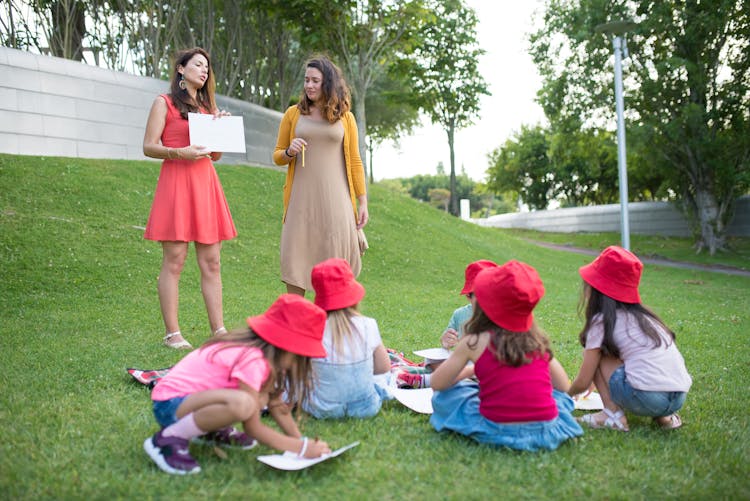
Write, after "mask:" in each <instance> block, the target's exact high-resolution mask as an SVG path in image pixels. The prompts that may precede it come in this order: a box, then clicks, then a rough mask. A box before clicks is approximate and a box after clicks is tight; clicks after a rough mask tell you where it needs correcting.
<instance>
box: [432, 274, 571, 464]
mask: <svg viewBox="0 0 750 501" xmlns="http://www.w3.org/2000/svg"><path fill="white" fill-rule="evenodd" d="M474 291H475V295H476V305H475V309H474V313H473V314H472V318H471V320H470V321H469V322H468V323H467V324H466V335H465V336H464V337H463V338H462V339H461V340H460V341H459V343H458V345H457V346H456V348H455V350H454V352H453V353H452V354H451V356H450V357H449V358H448V360H446V361H445V362H443V363H442V364H441V365H440V367H438V368H437V369H436V370H435V372H434V373H433V375H432V387H433V389H435V390H436V391H435V394H434V396H433V399H432V407H433V411H434V412H433V414H432V416H431V417H430V423H431V424H432V425H433V426H434V427H435V429H436V430H438V431H442V430H451V431H454V432H457V433H461V434H464V435H467V436H469V437H472V438H474V439H475V440H477V441H478V442H482V443H488V444H492V445H498V446H505V447H509V448H512V449H520V450H530V451H536V450H539V449H548V450H553V449H556V448H557V447H558V446H559V445H560V444H561V443H563V442H564V441H566V440H568V439H570V438H574V437H577V436H580V435H581V434H582V433H583V431H582V430H581V427H580V426H579V425H578V423H576V421H575V419H574V418H573V416H572V414H571V413H572V411H573V407H574V404H573V400H572V399H571V398H570V397H569V396H568V395H567V394H565V393H564V390H565V389H567V388H565V386H566V385H567V376H566V375H565V371H564V369H563V368H562V366H561V365H560V364H559V363H558V362H557V361H556V360H554V359H553V358H552V352H551V351H550V350H549V341H548V339H547V337H546V336H545V335H544V333H543V332H541V330H539V328H538V327H537V326H536V325H535V324H534V322H533V315H532V310H533V308H534V306H536V304H537V302H538V301H539V299H541V297H542V295H543V294H544V287H543V285H542V282H541V280H540V279H539V276H538V275H537V273H536V271H535V270H534V269H533V268H531V267H530V266H528V265H526V264H523V263H519V262H518V261H510V262H508V263H505V264H504V265H503V266H500V267H494V268H489V269H486V270H483V271H481V272H480V273H479V274H478V275H477V278H476V282H475V286H474ZM470 361H471V362H474V372H475V375H476V378H477V381H478V382H477V383H475V382H473V381H461V382H459V383H457V384H453V382H454V380H455V378H456V375H457V374H459V373H460V371H461V370H462V368H463V367H464V366H465V365H466V364H467V363H468V362H470Z"/></svg>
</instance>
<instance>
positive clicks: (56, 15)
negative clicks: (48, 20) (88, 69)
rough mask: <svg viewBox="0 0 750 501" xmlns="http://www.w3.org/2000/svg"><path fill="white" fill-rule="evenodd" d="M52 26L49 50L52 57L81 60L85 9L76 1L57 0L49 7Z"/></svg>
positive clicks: (84, 32)
mask: <svg viewBox="0 0 750 501" xmlns="http://www.w3.org/2000/svg"><path fill="white" fill-rule="evenodd" d="M50 10H51V13H52V26H51V34H52V36H51V37H50V39H49V48H50V52H51V53H52V55H53V56H57V57H64V58H65V59H72V60H74V61H82V60H83V37H84V36H85V35H86V8H85V5H84V4H83V2H80V1H78V0H57V1H56V2H54V3H52V5H50Z"/></svg>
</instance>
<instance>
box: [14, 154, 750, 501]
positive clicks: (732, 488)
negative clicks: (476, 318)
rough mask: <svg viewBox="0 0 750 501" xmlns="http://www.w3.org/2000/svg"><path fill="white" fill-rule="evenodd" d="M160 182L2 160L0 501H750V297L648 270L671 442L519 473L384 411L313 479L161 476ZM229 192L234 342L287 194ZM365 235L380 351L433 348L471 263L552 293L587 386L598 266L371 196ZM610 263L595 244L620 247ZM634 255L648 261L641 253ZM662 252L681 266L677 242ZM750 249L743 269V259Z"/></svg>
mask: <svg viewBox="0 0 750 501" xmlns="http://www.w3.org/2000/svg"><path fill="white" fill-rule="evenodd" d="M158 170H159V165H158V164H157V163H152V162H147V161H110V160H81V159H68V158H38V157H22V156H11V155H0V260H1V261H2V267H0V270H1V271H0V279H2V284H3V287H2V293H0V311H2V324H1V326H0V367H2V371H1V372H0V494H2V497H3V498H4V499H81V498H88V499H103V498H115V499H142V498H147V499H166V498H181V499H216V498H225V499H276V498H281V497H286V498H299V499H425V498H436V499H496V498H498V497H503V498H508V499H514V498H558V499H574V498H580V499H585V498H596V499H663V498H681V499H748V498H750V479H749V478H748V466H747V465H748V464H750V449H749V448H748V445H747V444H748V443H750V429H749V426H748V424H749V422H750V419H748V412H747V409H748V406H749V404H750V392H748V389H747V384H748V380H749V379H748V373H749V372H750V371H749V369H750V363H749V362H748V360H749V358H748V355H749V354H750V353H749V352H750V350H749V349H748V346H749V344H750V343H749V341H750V335H749V334H748V332H750V319H748V305H750V279H748V278H746V277H735V276H727V275H722V274H717V273H710V272H705V271H693V270H684V269H674V268H667V267H659V266H654V265H646V267H645V271H644V276H643V280H642V290H641V295H642V297H643V300H644V303H646V304H648V305H650V306H651V307H653V308H654V309H655V310H656V311H657V312H658V313H659V314H660V315H661V316H662V317H663V318H664V320H665V321H666V322H667V324H668V325H670V326H671V327H672V328H673V329H674V330H675V332H676V333H677V342H678V344H679V346H680V349H681V351H682V353H683V355H684V357H685V360H686V363H687V366H688V370H689V371H690V373H691V374H692V376H693V379H694V383H693V388H692V390H691V392H690V394H689V396H688V400H687V403H686V405H685V408H684V409H683V411H682V412H681V415H682V417H683V420H684V422H685V425H684V427H683V428H682V429H680V430H677V431H675V432H671V433H666V432H662V431H660V430H657V429H656V428H654V427H653V426H652V425H651V424H650V422H649V421H648V420H646V419H641V418H637V417H632V418H631V419H630V427H631V432H630V433H628V434H619V433H616V432H610V431H603V430H595V431H587V432H586V433H585V435H584V436H583V437H582V438H580V439H578V440H576V441H572V442H568V443H566V444H564V445H563V446H562V447H560V448H559V449H558V450H557V451H554V452H544V453H522V452H514V451H509V450H498V449H493V448H491V447H488V446H483V445H478V444H476V443H474V442H472V441H471V440H468V439H466V438H464V437H460V436H455V435H451V434H447V433H445V434H438V433H436V432H435V431H434V430H433V429H432V428H431V426H430V425H429V422H428V418H427V416H424V415H419V414H415V413H413V412H411V411H409V410H408V409H406V408H405V407H403V406H401V405H400V404H398V403H397V402H388V403H386V405H385V406H384V408H383V411H382V412H381V413H380V415H378V416H377V417H376V418H374V419H371V420H367V421H355V420H343V421H316V420H314V419H311V418H306V419H304V420H303V423H302V426H303V431H304V432H305V433H306V434H307V435H310V436H315V435H319V436H320V437H321V438H323V439H325V440H327V441H328V442H329V444H331V445H332V446H333V447H340V446H342V445H345V444H347V443H350V442H352V441H355V440H360V441H361V445H360V446H359V447H356V448H355V449H353V450H351V451H349V452H347V453H346V454H344V455H343V456H341V457H339V458H336V459H333V460H331V461H327V462H324V463H321V464H319V465H317V466H314V467H312V468H310V469H307V470H303V471H300V472H282V471H277V470H274V469H271V468H270V467H268V466H266V465H264V464H262V463H260V462H258V461H256V460H255V457H256V456H257V455H260V454H269V453H274V452H275V451H272V450H269V449H267V448H265V447H262V446H259V447H257V448H256V449H253V450H251V451H245V452H238V451H231V452H230V453H229V455H228V458H227V459H222V458H220V457H218V456H216V455H215V454H214V453H213V452H212V450H211V449H210V448H208V447H201V446H193V447H192V449H191V450H192V451H193V453H194V456H195V457H196V458H197V459H198V461H200V462H201V466H202V468H203V471H202V472H201V473H200V474H199V475H196V476H190V477H189V478H185V477H173V476H170V475H167V474H164V473H162V472H161V471H160V470H158V469H157V468H156V467H155V466H154V465H153V464H152V463H151V462H150V460H149V459H148V458H147V457H146V455H145V453H144V452H143V450H142V442H143V440H144V439H145V438H146V437H148V436H150V435H151V434H153V433H154V432H155V431H156V429H157V425H156V422H155V420H154V418H153V416H152V413H151V406H150V399H149V395H148V391H147V390H146V389H145V388H144V387H143V386H140V385H138V384H136V383H134V382H132V381H131V380H130V377H129V376H128V375H127V373H126V372H125V368H126V367H129V366H135V367H145V368H161V367H165V366H169V365H171V364H173V363H175V362H176V361H177V360H179V358H180V356H181V355H182V354H184V353H180V352H176V351H172V350H169V349H167V348H165V347H163V346H161V337H162V335H163V325H162V322H161V317H160V313H159V304H158V299H157V294H156V277H157V274H158V272H159V266H160V261H161V250H160V247H159V246H158V244H156V243H154V242H149V241H145V240H144V239H143V226H145V223H146V219H147V217H148V212H149V209H150V206H151V200H152V196H153V189H154V186H155V183H156V179H157V176H158ZM218 171H219V175H220V177H221V179H222V182H223V184H224V188H225V191H226V195H227V199H228V201H229V205H230V208H231V210H232V214H233V216H234V219H235V224H236V225H237V229H238V231H239V236H238V237H237V238H236V239H235V240H232V241H230V242H227V243H226V244H225V245H224V249H223V253H222V258H223V259H222V261H223V270H222V274H223V280H224V304H225V308H224V309H225V320H226V323H227V326H228V327H233V326H238V325H241V324H242V323H243V322H244V318H245V317H247V316H248V315H255V314H258V313H260V312H262V311H264V310H265V309H266V308H267V307H268V306H269V305H270V304H271V302H272V301H273V300H274V299H275V298H276V297H277V296H278V294H280V293H281V292H283V290H284V289H283V285H282V283H281V282H280V280H279V270H278V268H279V259H278V243H279V236H280V229H281V187H282V185H283V178H284V176H283V174H282V173H279V172H276V171H272V170H266V169H257V168H250V167H243V166H235V165H231V166H229V165H221V164H219V165H218ZM370 215H371V222H370V224H369V225H368V226H367V237H368V240H369V243H370V250H369V251H368V252H367V254H366V255H365V257H364V268H363V272H362V274H361V275H360V277H359V279H360V281H361V282H362V283H363V285H364V286H365V287H366V289H367V296H366V297H365V299H364V301H363V303H362V310H363V313H364V314H366V315H369V316H372V317H374V318H376V319H377V320H378V323H379V326H380V330H381V333H382V336H383V339H384V341H385V343H386V345H388V346H390V347H393V348H396V349H399V350H403V351H405V352H407V353H410V352H411V351H412V350H414V349H419V348H427V347H432V346H436V345H437V342H438V338H439V335H440V333H441V332H442V330H443V328H444V327H445V325H446V324H447V322H448V319H449V318H450V315H451V313H452V311H453V310H454V309H455V308H457V307H459V306H462V305H464V304H465V299H463V298H462V297H461V296H459V294H458V292H459V290H460V288H461V286H462V284H463V270H464V267H465V266H466V264H467V263H469V262H471V261H474V260H476V259H480V258H485V259H492V260H494V261H496V262H498V263H502V262H504V261H507V260H509V259H519V260H522V261H525V262H527V263H529V264H531V265H532V266H534V267H535V268H536V269H537V270H538V271H539V274H540V275H541V277H542V279H543V280H544V283H545V288H546V295H545V297H544V298H543V299H542V301H541V303H540V304H539V306H538V308H537V310H536V314H537V319H538V321H539V323H540V324H541V325H542V327H544V328H545V330H546V331H547V332H548V334H549V336H550V338H551V339H552V343H553V349H554V351H555V355H556V356H557V357H558V358H559V359H560V361H561V362H562V364H563V365H564V366H565V368H566V369H567V370H568V372H569V374H570V375H571V376H573V375H574V374H575V373H576V371H577V369H578V365H579V363H580V358H581V347H580V346H579V345H578V342H577V336H578V332H579V330H580V328H581V325H582V322H581V320H580V319H579V318H578V316H577V314H576V306H577V303H578V298H579V294H580V288H581V287H580V278H579V276H578V274H577V269H578V267H579V266H581V265H583V264H585V263H587V262H589V261H590V260H591V259H592V258H591V257H589V256H583V255H579V254H574V253H569V252H564V251H559V250H552V249H546V248H542V247H538V246H535V245H534V244H532V243H530V242H528V241H527V240H525V239H524V238H521V237H522V236H523V235H520V236H519V235H515V234H513V233H512V232H505V231H498V230H493V229H489V228H480V227H478V226H475V225H472V224H470V223H467V222H463V221H460V220H458V219H455V218H452V217H450V216H447V215H445V214H444V213H441V212H439V211H437V210H435V209H433V208H431V207H429V206H427V205H426V204H420V203H418V202H416V201H414V200H411V199H409V198H407V197H405V196H402V195H397V194H394V193H392V192H389V191H388V190H385V189H383V188H381V187H379V186H378V185H374V186H372V187H371V192H370ZM538 238H541V237H538ZM538 238H537V239H538ZM568 238H573V237H570V236H569V237H568ZM573 241H574V242H576V245H580V244H579V243H577V242H578V241H577V240H573ZM600 242H601V243H600V244H596V243H594V244H593V245H595V246H598V247H602V246H604V245H605V244H606V245H608V244H610V243H616V240H615V241H606V242H605V241H604V240H600ZM675 242H677V243H675ZM633 244H634V245H633V247H634V249H635V250H636V251H638V249H639V246H640V245H641V243H640V241H639V239H634V242H633ZM660 245H661V244H660ZM663 245H664V246H665V247H671V246H672V245H675V246H676V247H679V248H682V247H685V248H687V249H689V242H682V243H681V242H680V241H679V240H672V239H664V240H663ZM741 246H744V247H743V248H744V249H745V251H742V252H746V250H747V242H746V241H741ZM686 254H690V253H689V252H687V253H686ZM194 256H195V254H194V252H193V250H192V249H191V255H190V260H189V263H188V265H187V266H186V268H185V271H184V274H183V279H182V284H181V285H182V292H181V296H180V319H181V327H182V332H183V333H184V334H185V336H186V337H187V338H188V339H189V340H190V341H191V342H193V343H194V344H198V343H200V342H202V341H203V340H205V339H206V338H207V337H208V335H209V327H208V323H207V318H206V313H205V309H204V306H203V301H202V298H201V295H200V291H199V286H198V272H197V266H196V264H195V261H194ZM744 256H745V258H744V259H746V256H747V254H746V253H745V254H744ZM739 259H742V257H740V258H739Z"/></svg>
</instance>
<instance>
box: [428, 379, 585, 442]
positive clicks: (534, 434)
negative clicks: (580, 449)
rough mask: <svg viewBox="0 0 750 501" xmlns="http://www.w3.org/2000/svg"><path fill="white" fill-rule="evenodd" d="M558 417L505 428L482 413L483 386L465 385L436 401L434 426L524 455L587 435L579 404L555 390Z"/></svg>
mask: <svg viewBox="0 0 750 501" xmlns="http://www.w3.org/2000/svg"><path fill="white" fill-rule="evenodd" d="M552 397H553V398H554V399H555V403H556V404H557V410H558V414H559V415H558V416H557V418H555V419H553V420H552V421H536V422H531V423H520V424H518V423H516V424H503V423H495V422H494V421H490V420H489V419H487V418H485V417H484V416H482V415H481V414H480V413H479V385H478V384H477V383H475V382H473V381H461V382H459V383H458V384H456V385H454V386H452V387H451V388H449V389H447V390H445V391H436V392H435V393H434V395H433V397H432V408H433V411H434V412H433V414H432V416H431V417H430V423H431V424H432V426H433V427H435V429H436V430H437V431H443V430H450V431H454V432H456V433H460V434H462V435H466V436H468V437H471V438H473V439H474V440H476V441H477V442H480V443H483V444H491V445H496V446H500V447H509V448H511V449H517V450H524V451H538V450H542V449H546V450H555V449H557V448H558V447H559V446H560V444H561V443H563V442H565V441H566V440H568V439H569V438H574V437H580V436H581V435H583V430H582V429H581V426H580V425H579V424H578V423H577V422H576V420H575V418H574V417H573V414H572V412H573V409H574V407H575V404H574V403H573V399H572V398H570V397H569V396H568V395H567V394H566V393H563V392H560V391H557V390H553V391H552Z"/></svg>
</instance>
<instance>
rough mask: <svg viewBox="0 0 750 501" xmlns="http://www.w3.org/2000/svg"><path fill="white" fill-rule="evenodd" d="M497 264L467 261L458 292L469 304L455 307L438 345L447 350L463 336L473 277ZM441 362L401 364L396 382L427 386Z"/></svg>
mask: <svg viewBox="0 0 750 501" xmlns="http://www.w3.org/2000/svg"><path fill="white" fill-rule="evenodd" d="M495 266H497V263H495V262H493V261H489V260H487V259H480V260H479V261H474V262H472V263H469V264H468V266H466V270H464V286H463V288H462V289H461V292H460V294H461V295H462V296H466V299H467V300H468V301H469V304H467V305H464V306H461V307H460V308H456V310H454V311H453V314H452V315H451V318H450V320H449V321H448V327H446V328H445V330H444V331H443V334H442V335H441V336H440V345H441V346H442V347H443V348H444V349H446V350H449V349H451V348H453V347H454V346H456V343H458V340H459V339H460V338H461V336H463V333H464V324H465V323H466V322H467V321H468V320H469V319H470V318H471V313H472V311H473V309H474V303H475V298H474V279H476V277H477V274H479V272H480V271H482V270H484V269H486V268H493V267H495ZM441 363H442V360H431V359H425V361H424V364H421V365H419V366H409V365H403V366H401V367H400V368H399V370H397V371H395V373H396V382H397V384H398V386H399V387H401V388H429V386H430V378H431V377H432V376H431V373H432V371H433V370H435V369H437V367H438V366H439V365H440V364H441ZM472 375H473V372H472V371H471V370H468V369H467V370H466V371H464V372H463V373H461V374H459V376H458V378H459V379H463V378H466V377H471V376H472Z"/></svg>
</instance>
